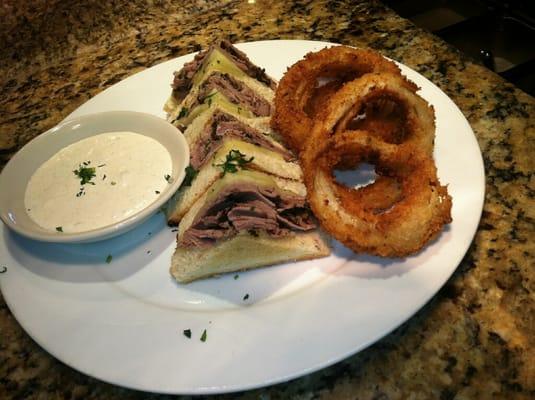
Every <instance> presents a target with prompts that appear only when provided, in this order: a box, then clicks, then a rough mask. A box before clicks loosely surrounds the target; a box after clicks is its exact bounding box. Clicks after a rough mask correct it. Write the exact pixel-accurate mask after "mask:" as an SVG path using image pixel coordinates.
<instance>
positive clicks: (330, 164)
mask: <svg viewBox="0 0 535 400" xmlns="http://www.w3.org/2000/svg"><path fill="white" fill-rule="evenodd" d="M361 162H368V163H370V164H373V165H375V167H376V173H378V174H379V175H380V176H381V177H385V179H387V180H386V182H387V183H388V184H389V185H390V183H391V182H392V181H396V182H397V183H398V184H399V189H400V192H401V194H400V196H399V197H398V198H396V199H393V200H394V201H393V202H392V204H390V205H389V207H388V208H387V209H384V204H381V207H370V204H369V201H363V193H366V195H365V197H366V196H378V197H380V196H381V195H382V192H383V190H382V187H381V186H382V185H383V183H382V182H383V180H377V181H376V183H373V184H371V185H368V186H366V187H365V188H363V189H353V188H348V187H347V186H344V185H341V184H340V183H338V182H336V180H335V179H334V176H333V170H334V169H335V168H336V167H337V166H338V165H339V164H341V163H342V164H344V165H345V166H346V167H348V166H349V164H350V163H351V164H353V166H357V165H358V164H360V163H361ZM302 166H303V170H304V172H305V184H306V186H307V197H308V201H309V203H310V206H311V208H312V210H313V212H314V214H315V215H316V217H317V218H318V220H319V221H320V223H321V225H322V227H323V228H324V229H325V230H326V231H327V232H329V233H330V234H332V235H333V236H334V237H335V238H336V239H338V240H339V241H340V242H342V243H343V244H344V245H346V246H347V247H349V248H351V249H352V250H353V251H356V252H366V253H369V254H374V255H378V256H383V257H404V256H407V255H410V254H414V253H416V252H418V251H419V250H420V249H421V248H422V247H423V246H425V245H426V244H427V243H428V242H429V241H430V240H432V239H433V238H434V237H435V236H436V235H437V234H438V233H439V232H440V231H441V229H442V226H443V225H444V224H446V223H449V222H450V221H451V197H450V196H449V195H448V193H447V188H446V187H445V186H441V185H440V183H439V181H438V178H437V174H436V167H435V165H434V162H433V159H432V158H431V157H429V156H428V155H427V154H425V153H424V152H422V151H420V150H419V149H418V148H417V147H415V146H413V145H403V146H398V145H395V144H389V143H385V142H383V141H382V140H380V139H379V138H376V137H374V135H373V134H370V133H369V132H366V131H359V132H352V131H346V132H339V133H337V134H336V135H333V136H331V137H329V138H327V139H326V140H323V141H320V142H313V141H309V142H308V143H307V146H306V150H305V151H304V152H302ZM377 182H379V183H377ZM363 190H365V192H363ZM368 200H369V199H368ZM365 205H366V206H365Z"/></svg>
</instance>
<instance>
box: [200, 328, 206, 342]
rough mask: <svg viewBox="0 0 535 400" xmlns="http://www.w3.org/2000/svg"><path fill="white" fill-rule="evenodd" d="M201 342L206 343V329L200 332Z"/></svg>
mask: <svg viewBox="0 0 535 400" xmlns="http://www.w3.org/2000/svg"><path fill="white" fill-rule="evenodd" d="M201 342H206V329H205V330H204V331H202V335H201Z"/></svg>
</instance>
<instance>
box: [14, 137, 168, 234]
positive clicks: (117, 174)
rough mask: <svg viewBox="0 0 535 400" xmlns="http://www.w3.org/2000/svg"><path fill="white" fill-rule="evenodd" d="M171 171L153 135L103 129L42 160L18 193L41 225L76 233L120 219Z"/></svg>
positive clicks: (148, 198) (148, 199)
mask: <svg viewBox="0 0 535 400" xmlns="http://www.w3.org/2000/svg"><path fill="white" fill-rule="evenodd" d="M171 172H172V160H171V155H170V154H169V152H168V151H167V149H166V148H165V147H164V146H163V145H162V144H161V143H159V142H158V141H156V140H155V139H152V138H149V137H147V136H144V135H140V134H137V133H133V132H108V133H102V134H99V135H95V136H92V137H89V138H86V139H82V140H80V141H78V142H75V143H73V144H71V145H69V146H67V147H65V148H63V149H61V150H60V151H58V152H57V153H56V154H55V155H53V156H52V157H51V158H50V159H48V160H47V161H45V162H44V163H43V164H42V165H41V166H40V167H39V168H38V169H37V170H36V171H35V173H34V174H33V175H32V177H31V178H30V181H29V182H28V186H27V187H26V192H25V196H24V205H25V207H26V210H27V212H28V215H29V216H30V218H31V219H32V220H33V221H34V222H36V223H37V224H38V225H40V226H41V227H42V228H44V229H47V230H52V231H60V232H71V233H79V232H85V231H89V230H92V229H98V228H102V227H104V226H106V225H111V224H113V223H116V222H118V221H121V220H123V219H125V218H128V217H129V216H131V215H133V214H135V213H136V212H138V211H140V210H142V209H144V208H145V207H147V206H148V205H150V204H151V203H152V202H153V201H155V200H156V199H157V198H158V197H159V195H160V193H161V192H163V191H164V190H165V189H166V187H167V185H169V182H168V180H169V179H170V175H171Z"/></svg>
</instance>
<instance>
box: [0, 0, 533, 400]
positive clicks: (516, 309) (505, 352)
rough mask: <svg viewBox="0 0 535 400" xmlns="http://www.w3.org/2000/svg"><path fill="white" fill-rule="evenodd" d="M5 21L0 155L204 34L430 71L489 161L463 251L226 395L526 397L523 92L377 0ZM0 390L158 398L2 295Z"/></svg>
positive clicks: (528, 285) (529, 110)
mask: <svg viewBox="0 0 535 400" xmlns="http://www.w3.org/2000/svg"><path fill="white" fill-rule="evenodd" d="M19 3H23V4H19ZM249 3H253V4H249ZM0 20H1V21H2V25H0V30H1V31H0V43H2V46H0V53H1V57H0V88H1V91H2V96H1V98H0V166H3V165H4V164H5V163H6V162H7V160H8V159H9V158H10V157H11V156H12V155H13V154H14V153H15V152H16V151H17V149H19V148H20V147H21V146H22V145H24V144H25V143H26V142H27V141H28V140H30V139H31V138H33V137H35V136H36V135H38V134H39V133H40V132H43V131H44V130H46V129H48V128H50V127H52V126H53V125H55V124H56V123H58V122H59V121H61V120H62V119H63V118H64V117H66V116H67V115H68V114H69V113H70V112H72V111H73V110H74V109H76V108H77V107H78V106H80V105H81V104H82V103H84V102H85V101H87V100H88V99H90V98H91V97H93V96H94V95H96V94H97V93H99V92H100V91H102V90H103V89H105V88H107V87H109V86H111V85H113V84H114V83H116V82H118V81H120V80H121V79H123V78H125V77H127V76H129V75H131V74H133V73H135V72H138V71H141V70H143V69H145V68H148V67H150V66H152V65H155V64H157V63H159V62H162V61H164V60H168V59H171V58H174V57H177V56H180V55H183V54H187V53H190V52H192V51H194V50H198V49H200V48H201V47H205V46H207V45H208V44H210V43H211V42H212V41H213V40H214V38H223V37H224V38H228V39H230V40H231V41H233V42H244V41H253V40H264V39H312V40H325V41H333V42H339V43H344V44H350V45H355V46H368V47H371V48H373V49H376V50H378V51H379V52H381V53H383V54H384V55H386V56H389V57H391V58H393V59H395V60H398V61H400V62H402V63H404V64H406V65H408V66H410V67H411V68H413V69H415V70H417V71H419V72H420V73H421V74H423V75H424V76H426V77H427V78H429V79H430V80H431V81H432V82H434V83H435V84H436V85H438V86H439V87H440V88H441V89H442V90H443V91H444V92H446V93H447V94H448V95H449V96H450V97H451V98H452V99H453V100H454V101H455V103H456V104H457V105H458V106H459V107H460V109H461V110H462V112H463V113H464V115H465V116H466V118H467V119H468V121H469V122H470V124H471V126H472V128H473V130H474V132H475V135H476V137H477V140H478V142H479V146H480V148H481V151H482V154H483V158H484V162H485V171H486V198H485V206H484V211H483V215H482V219H481V223H480V225H479V228H478V231H477V234H476V236H475V239H474V241H473V243H472V245H471V247H470V249H469V251H468V253H467V254H466V256H465V258H464V259H463V261H462V262H461V264H460V266H459V267H458V268H457V270H456V272H455V274H454V275H453V277H452V278H451V279H450V280H449V281H448V282H447V284H446V285H445V286H444V288H443V289H442V290H441V291H440V292H439V293H438V294H437V295H436V296H435V297H434V298H433V299H432V300H431V301H430V302H429V303H428V304H427V305H426V306H425V307H424V308H423V309H422V310H420V311H419V312H418V313H417V314H416V315H415V316H414V317H413V318H411V319H410V320H409V321H408V322H406V323H405V324H403V325H402V326H401V327H399V328H398V329H396V330H395V331H394V332H393V333H391V334H389V335H388V336H386V337H385V338H384V339H382V340H381V341H379V342H377V343H376V344H374V345H373V346H371V347H370V348H368V349H366V350H364V351H362V352H360V353H358V354H357V355H355V356H353V357H350V358H348V359H346V360H344V361H342V362H339V363H338V364H335V365H334V366H332V367H330V368H326V369H324V370H321V371H319V372H316V373H313V374H311V375H308V376H305V377H303V378H300V379H297V380H294V381H291V382H288V383H284V384H280V385H276V386H273V387H268V388H264V389H259V390H254V391H250V392H246V393H241V394H239V395H235V396H237V397H238V398H243V399H256V398H260V399H283V398H284V399H286V398H295V399H312V398H314V399H350V398H351V399H381V400H383V399H384V400H386V399H408V398H410V399H442V400H447V399H494V398H496V399H528V398H531V399H532V398H535V363H534V362H533V360H535V307H534V306H535V274H534V272H533V267H534V251H535V249H534V243H535V241H534V238H535V234H534V233H535V228H534V227H535V224H534V220H535V207H534V203H533V197H534V194H535V177H534V176H533V171H534V170H535V156H534V154H535V100H534V99H533V98H532V97H530V96H528V95H527V94H525V93H523V92H521V91H520V90H518V89H516V88H515V87H514V86H512V85H511V84H509V83H507V82H505V81H504V80H503V79H501V78H500V77H498V76H497V75H495V74H494V73H492V72H490V71H488V70H487V69H485V68H484V67H482V66H480V65H478V64H476V63H474V62H472V61H471V60H469V59H467V58H466V57H464V56H463V55H461V54H460V53H459V52H458V51H456V50H455V49H454V48H452V47H450V46H448V45H447V44H445V43H444V42H442V41H441V40H439V39H437V38H436V37H434V36H433V35H431V34H429V33H426V32H424V31H422V30H420V29H418V28H416V27H415V26H414V25H412V24H411V23H410V22H409V21H407V20H405V19H403V18H400V17H399V16H397V15H396V14H395V13H393V12H392V11H391V10H389V9H388V8H386V7H385V6H383V5H382V4H380V3H378V2H374V1H349V0H347V1H297V2H294V3H290V2H286V1H282V0H281V1H256V2H254V1H221V0H219V1H195V2H193V1H186V2H177V1H170V0H152V1H144V0H129V1H122V0H115V1H109V2H101V1H98V0H85V1H81V0H79V1H72V2H71V1H65V0H63V1H60V0H55V1H50V0H49V1H46V0H31V1H30V0H29V1H26V2H18V1H15V0H7V1H5V2H3V3H2V8H1V9H0ZM0 279H1V276H0ZM233 396H234V395H226V396H222V398H231V397H233ZM164 397H165V396H162V398H164ZM0 398H2V399H45V398H57V399H96V398H122V399H146V398H160V396H158V395H151V394H146V393H140V392H135V391H130V390H127V389H123V388H119V387H116V386H113V385H110V384H106V383H103V382H100V381H97V380H95V379H92V378H89V377H87V376H85V375H83V374H80V373H78V372H77V371H74V370H72V369H70V368H69V367H67V366H65V365H64V364H62V363H61V362H59V361H57V360H56V359H54V358H53V357H52V356H50V355H49V354H48V353H46V352H45V351H44V350H43V349H41V348H40V347H39V346H38V345H37V344H35V342H33V341H32V339H30V337H29V336H28V335H27V334H26V333H25V332H24V331H23V330H22V329H21V327H20V326H19V325H18V323H17V322H16V320H15V319H14V318H13V316H12V315H11V314H10V312H9V310H8V308H7V306H6V304H5V302H4V300H3V298H0Z"/></svg>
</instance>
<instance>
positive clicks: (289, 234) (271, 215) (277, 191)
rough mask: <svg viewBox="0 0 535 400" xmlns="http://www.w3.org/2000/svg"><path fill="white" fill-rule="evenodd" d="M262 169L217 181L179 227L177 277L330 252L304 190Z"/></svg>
mask: <svg viewBox="0 0 535 400" xmlns="http://www.w3.org/2000/svg"><path fill="white" fill-rule="evenodd" d="M286 182H287V180H284V179H279V180H276V179H273V177H272V176H271V175H268V174H266V173H263V172H259V171H248V170H239V171H237V172H235V173H226V174H225V175H224V176H223V177H222V178H221V179H219V180H217V181H216V182H215V183H214V184H213V185H212V186H211V187H210V188H209V189H208V190H207V191H206V192H205V193H204V194H203V195H202V196H201V197H200V198H199V199H198V200H197V201H196V202H195V204H194V205H193V206H192V207H191V208H190V209H189V210H188V212H187V213H186V215H185V216H184V218H183V219H182V221H181V222H180V226H179V229H178V236H177V248H176V251H175V253H174V255H173V258H172V265H171V274H172V275H173V277H174V278H175V279H176V280H177V281H179V282H182V283H186V282H191V281H193V280H196V279H199V278H205V277H209V276H212V275H218V274H222V273H226V272H232V271H239V270H243V269H250V268H255V267H260V266H266V265H272V264H278V263H283V262H287V261H298V260H306V259H312V258H318V257H324V256H327V255H328V254H329V253H330V249H329V246H328V245H327V244H326V241H325V238H324V237H323V235H322V234H321V233H320V231H319V230H318V229H317V223H316V220H315V218H314V217H313V215H312V213H311V211H310V209H309V208H308V206H307V205H306V199H305V195H304V193H305V190H304V187H303V188H301V189H299V190H296V185H295V184H293V185H286Z"/></svg>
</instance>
